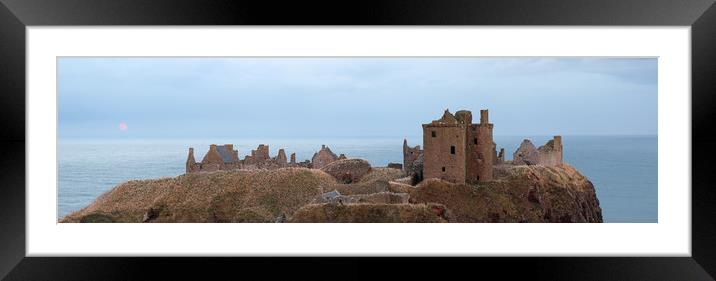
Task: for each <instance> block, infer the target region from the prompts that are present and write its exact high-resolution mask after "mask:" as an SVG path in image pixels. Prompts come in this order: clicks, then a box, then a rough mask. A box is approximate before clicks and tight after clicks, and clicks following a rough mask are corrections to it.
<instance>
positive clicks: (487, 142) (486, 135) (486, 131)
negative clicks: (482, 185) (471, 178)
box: [476, 124, 495, 181]
mask: <svg viewBox="0 0 716 281" xmlns="http://www.w3.org/2000/svg"><path fill="white" fill-rule="evenodd" d="M492 128H493V125H492V124H480V125H478V127H477V131H478V138H477V146H478V157H477V159H478V160H479V161H478V177H477V178H476V180H477V181H490V180H492V163H493V162H494V161H493V157H494V153H495V147H494V142H493V140H492Z"/></svg>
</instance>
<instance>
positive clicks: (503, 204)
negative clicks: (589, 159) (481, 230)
mask: <svg viewBox="0 0 716 281" xmlns="http://www.w3.org/2000/svg"><path fill="white" fill-rule="evenodd" d="M501 169H503V171H502V172H501V173H503V174H504V175H505V176H504V177H503V178H501V179H499V180H497V181H493V182H489V183H481V184H479V185H465V184H452V183H449V182H446V181H442V180H438V179H427V180H425V181H424V182H422V183H420V184H419V185H418V186H417V187H416V188H415V190H414V191H412V192H410V200H411V202H416V203H427V202H432V203H440V204H443V205H445V206H446V207H447V208H448V209H449V210H450V211H451V212H452V214H453V215H454V216H455V220H456V221H457V222H602V209H601V208H600V206H599V200H598V199H597V195H596V191H595V189H594V186H593V185H592V183H591V182H590V181H589V180H588V179H587V178H586V177H584V175H582V174H581V173H579V172H578V171H577V170H576V169H574V168H573V167H571V166H569V165H566V164H562V165H558V166H555V167H547V166H541V165H532V166H510V165H503V166H502V167H501Z"/></svg>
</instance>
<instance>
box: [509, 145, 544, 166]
mask: <svg viewBox="0 0 716 281" xmlns="http://www.w3.org/2000/svg"><path fill="white" fill-rule="evenodd" d="M537 163H539V152H538V151H537V148H536V147H535V145H534V144H532V142H531V141H530V140H528V139H524V140H522V143H521V144H520V147H519V148H517V150H516V151H515V153H513V154H512V164H515V165H537Z"/></svg>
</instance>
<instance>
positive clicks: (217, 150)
mask: <svg viewBox="0 0 716 281" xmlns="http://www.w3.org/2000/svg"><path fill="white" fill-rule="evenodd" d="M240 168H241V161H239V151H237V150H234V145H233V144H225V145H215V144H212V145H211V146H209V151H208V152H207V153H206V155H204V158H203V159H202V160H201V162H199V163H197V162H196V160H195V159H194V148H191V147H190V148H189V155H188V156H187V160H186V172H187V173H194V172H200V171H206V172H213V171H218V170H232V169H240Z"/></svg>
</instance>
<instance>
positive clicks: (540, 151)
mask: <svg viewBox="0 0 716 281" xmlns="http://www.w3.org/2000/svg"><path fill="white" fill-rule="evenodd" d="M512 164H514V165H542V166H556V165H559V164H562V136H554V138H552V139H551V140H549V141H547V143H546V144H545V145H543V146H540V147H539V148H536V147H535V146H534V144H532V142H531V141H530V140H528V139H525V140H523V141H522V143H521V144H520V147H519V148H517V150H516V151H515V153H513V154H512Z"/></svg>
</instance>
